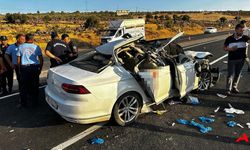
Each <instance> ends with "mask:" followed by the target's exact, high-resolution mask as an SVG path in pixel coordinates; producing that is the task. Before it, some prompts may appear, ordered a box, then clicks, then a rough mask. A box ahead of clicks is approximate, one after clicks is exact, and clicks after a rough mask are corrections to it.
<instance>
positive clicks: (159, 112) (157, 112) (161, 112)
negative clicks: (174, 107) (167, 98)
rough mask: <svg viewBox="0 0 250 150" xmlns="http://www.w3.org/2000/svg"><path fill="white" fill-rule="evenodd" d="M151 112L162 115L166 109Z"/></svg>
mask: <svg viewBox="0 0 250 150" xmlns="http://www.w3.org/2000/svg"><path fill="white" fill-rule="evenodd" d="M152 112H153V113H156V114H157V115H163V114H164V113H166V112H167V111H166V110H156V111H152Z"/></svg>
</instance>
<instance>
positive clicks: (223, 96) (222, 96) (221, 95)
mask: <svg viewBox="0 0 250 150" xmlns="http://www.w3.org/2000/svg"><path fill="white" fill-rule="evenodd" d="M217 96H219V97H220V98H227V95H223V94H219V93H217Z"/></svg>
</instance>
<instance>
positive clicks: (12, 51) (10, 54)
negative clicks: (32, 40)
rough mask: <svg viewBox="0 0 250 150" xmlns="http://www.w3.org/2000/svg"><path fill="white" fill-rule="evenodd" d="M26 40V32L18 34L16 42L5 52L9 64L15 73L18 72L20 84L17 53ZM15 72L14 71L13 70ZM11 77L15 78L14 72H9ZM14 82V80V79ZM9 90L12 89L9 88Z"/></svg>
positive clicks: (17, 77)
mask: <svg viewBox="0 0 250 150" xmlns="http://www.w3.org/2000/svg"><path fill="white" fill-rule="evenodd" d="M24 42H25V35H24V34H18V35H17V36H16V43H14V44H12V45H10V46H9V47H8V48H7V50H6V52H5V55H4V58H5V60H6V62H7V64H8V66H10V68H11V69H12V70H15V73H16V79H17V81H18V86H19V85H20V84H19V79H20V70H19V66H18V65H17V56H16V53H17V51H18V47H19V45H21V44H23V43H24ZM13 72H14V71H13ZM9 78H10V79H12V80H13V73H12V74H9ZM12 83H13V81H12ZM19 89H20V87H19ZM9 92H11V91H10V89H9Z"/></svg>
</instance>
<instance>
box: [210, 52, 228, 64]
mask: <svg viewBox="0 0 250 150" xmlns="http://www.w3.org/2000/svg"><path fill="white" fill-rule="evenodd" d="M227 56H228V54H225V55H223V56H221V57H220V58H218V59H216V60H214V61H212V62H210V65H213V64H215V63H217V62H218V61H220V60H222V59H224V58H226V57H227Z"/></svg>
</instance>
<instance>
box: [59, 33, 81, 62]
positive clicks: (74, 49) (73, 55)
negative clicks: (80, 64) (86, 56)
mask: <svg viewBox="0 0 250 150" xmlns="http://www.w3.org/2000/svg"><path fill="white" fill-rule="evenodd" d="M62 40H63V41H64V42H65V43H67V44H68V46H69V49H70V55H69V61H71V60H74V59H76V58H77V57H78V48H77V46H76V45H75V44H74V43H73V42H72V41H71V39H70V37H69V35H68V34H63V35H62Z"/></svg>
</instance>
